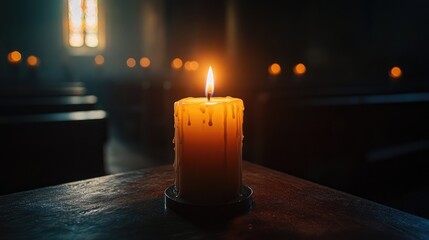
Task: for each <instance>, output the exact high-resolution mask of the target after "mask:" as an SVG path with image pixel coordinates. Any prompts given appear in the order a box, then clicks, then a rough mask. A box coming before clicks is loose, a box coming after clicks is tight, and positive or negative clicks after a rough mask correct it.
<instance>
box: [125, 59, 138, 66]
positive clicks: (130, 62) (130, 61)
mask: <svg viewBox="0 0 429 240" xmlns="http://www.w3.org/2000/svg"><path fill="white" fill-rule="evenodd" d="M127 66H128V67H129V68H133V67H135V66H136V60H135V59H134V58H128V59H127Z"/></svg>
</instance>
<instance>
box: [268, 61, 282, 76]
mask: <svg viewBox="0 0 429 240" xmlns="http://www.w3.org/2000/svg"><path fill="white" fill-rule="evenodd" d="M281 71H282V68H281V67H280V64H278V63H273V64H271V65H270V66H269V67H268V73H269V74H271V75H278V74H280V73H281Z"/></svg>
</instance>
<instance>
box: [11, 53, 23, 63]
mask: <svg viewBox="0 0 429 240" xmlns="http://www.w3.org/2000/svg"><path fill="white" fill-rule="evenodd" d="M21 58H22V56H21V53H20V52H18V51H13V52H11V53H9V54H8V55H7V59H8V60H9V62H11V63H19V62H20V61H21Z"/></svg>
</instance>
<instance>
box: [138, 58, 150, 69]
mask: <svg viewBox="0 0 429 240" xmlns="http://www.w3.org/2000/svg"><path fill="white" fill-rule="evenodd" d="M140 66H141V67H142V68H148V67H149V66H150V59H149V58H148V57H142V58H140Z"/></svg>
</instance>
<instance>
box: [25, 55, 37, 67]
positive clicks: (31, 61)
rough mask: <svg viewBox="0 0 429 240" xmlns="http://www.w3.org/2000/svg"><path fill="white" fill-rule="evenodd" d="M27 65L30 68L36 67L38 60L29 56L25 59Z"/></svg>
mask: <svg viewBox="0 0 429 240" xmlns="http://www.w3.org/2000/svg"><path fill="white" fill-rule="evenodd" d="M27 64H28V66H30V67H37V66H38V65H39V59H38V58H37V57H36V56H34V55H30V56H28V58H27Z"/></svg>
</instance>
